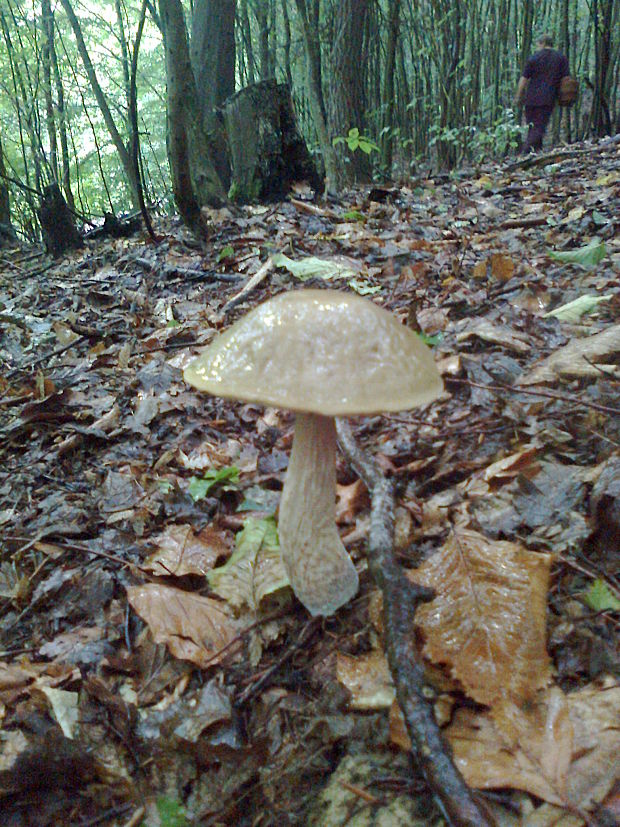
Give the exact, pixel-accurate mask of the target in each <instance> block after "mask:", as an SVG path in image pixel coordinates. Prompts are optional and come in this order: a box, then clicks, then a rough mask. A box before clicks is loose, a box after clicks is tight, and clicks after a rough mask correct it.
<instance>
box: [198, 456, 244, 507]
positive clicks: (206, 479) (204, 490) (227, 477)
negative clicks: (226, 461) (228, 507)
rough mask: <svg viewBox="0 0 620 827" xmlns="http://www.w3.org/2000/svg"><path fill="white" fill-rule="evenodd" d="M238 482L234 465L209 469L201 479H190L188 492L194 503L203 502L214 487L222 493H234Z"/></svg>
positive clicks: (237, 472)
mask: <svg viewBox="0 0 620 827" xmlns="http://www.w3.org/2000/svg"><path fill="white" fill-rule="evenodd" d="M238 482H239V469H238V468H237V467H236V466H235V465H227V466H226V467H225V468H218V469H216V468H209V470H208V471H206V472H205V473H204V475H203V476H202V477H192V478H191V479H190V481H189V488H188V491H189V493H190V496H191V498H192V499H193V500H194V502H197V501H198V500H204V498H205V497H206V496H207V494H208V493H209V491H211V489H212V488H214V487H215V486H216V485H219V486H221V487H222V490H224V491H234V490H236V488H237V483H238Z"/></svg>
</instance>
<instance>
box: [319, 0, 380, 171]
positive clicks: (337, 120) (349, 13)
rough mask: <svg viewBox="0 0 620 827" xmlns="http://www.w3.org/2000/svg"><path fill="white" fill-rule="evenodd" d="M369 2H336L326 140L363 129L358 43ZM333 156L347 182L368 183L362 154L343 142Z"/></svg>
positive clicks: (366, 163)
mask: <svg viewBox="0 0 620 827" xmlns="http://www.w3.org/2000/svg"><path fill="white" fill-rule="evenodd" d="M368 1H369V0H339V2H338V4H337V5H336V8H335V22H334V42H333V45H332V51H331V77H330V90H329V92H330V93H329V106H328V111H327V118H328V124H329V130H328V131H329V136H330V138H332V139H333V138H338V137H343V138H346V137H347V135H348V134H349V130H351V129H354V128H357V129H359V131H360V133H362V132H363V131H364V126H365V117H364V111H365V100H364V72H363V67H364V57H363V54H362V44H363V40H364V29H365V26H366V16H367V14H368ZM337 156H338V159H339V161H340V165H341V169H342V173H343V175H344V178H345V180H346V181H348V182H349V183H352V182H354V181H368V180H370V177H371V165H370V161H369V158H368V155H366V153H364V152H361V151H355V152H350V151H349V150H348V147H347V143H346V141H345V142H344V143H341V144H339V149H338V151H337Z"/></svg>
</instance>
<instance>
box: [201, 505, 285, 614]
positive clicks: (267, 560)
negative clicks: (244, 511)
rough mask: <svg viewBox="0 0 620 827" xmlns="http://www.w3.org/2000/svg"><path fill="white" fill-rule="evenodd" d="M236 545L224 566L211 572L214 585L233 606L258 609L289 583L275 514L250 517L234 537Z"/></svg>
mask: <svg viewBox="0 0 620 827" xmlns="http://www.w3.org/2000/svg"><path fill="white" fill-rule="evenodd" d="M235 541H236V544H237V548H236V550H235V552H234V553H233V555H232V556H231V558H230V560H228V561H227V562H226V563H225V564H224V565H223V566H220V567H219V568H217V569H213V570H212V571H210V572H208V574H207V577H208V579H209V583H210V584H211V588H212V589H213V591H214V592H215V593H216V594H219V595H220V597H223V598H224V599H225V600H227V601H228V602H229V603H230V604H231V605H232V606H235V607H236V608H239V607H241V606H243V605H245V606H248V607H249V608H250V609H252V611H255V610H256V609H258V607H259V605H260V602H261V600H262V599H263V598H264V597H266V596H267V595H269V594H273V593H274V592H276V591H279V590H280V589H283V588H285V587H286V586H288V585H289V581H288V577H287V576H286V572H285V570H284V565H283V564H282V560H281V558H280V544H279V542H278V531H277V528H276V522H275V520H274V519H273V517H269V518H267V519H264V520H258V519H254V518H250V519H249V520H246V522H245V525H244V527H243V529H242V530H241V531H240V532H239V533H238V534H237V537H236V538H235Z"/></svg>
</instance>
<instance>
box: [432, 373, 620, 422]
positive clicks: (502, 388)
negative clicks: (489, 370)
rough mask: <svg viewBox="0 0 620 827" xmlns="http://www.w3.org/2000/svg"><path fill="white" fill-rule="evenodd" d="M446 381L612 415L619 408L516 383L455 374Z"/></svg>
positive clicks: (616, 412)
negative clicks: (476, 379) (487, 381)
mask: <svg viewBox="0 0 620 827" xmlns="http://www.w3.org/2000/svg"><path fill="white" fill-rule="evenodd" d="M603 373H604V371H603ZM609 378H610V379H613V376H610V377H609ZM446 382H452V383H454V384H455V385H469V386H470V387H472V388H482V389H483V390H485V391H491V392H493V393H501V394H505V393H523V394H526V395H528V396H544V397H545V398H547V399H557V400H558V401H559V402H568V403H569V404H570V405H583V406H584V407H585V408H592V409H593V410H595V411H600V412H601V413H608V414H613V415H618V414H620V408H612V407H610V406H609V405H599V404H598V403H597V402H589V401H588V400H587V399H579V397H577V396H570V395H567V394H563V393H555V392H554V391H543V390H540V389H539V390H535V389H534V388H522V387H519V386H518V385H485V384H484V383H481V382H472V381H471V380H470V379H457V378H456V377H455V376H446Z"/></svg>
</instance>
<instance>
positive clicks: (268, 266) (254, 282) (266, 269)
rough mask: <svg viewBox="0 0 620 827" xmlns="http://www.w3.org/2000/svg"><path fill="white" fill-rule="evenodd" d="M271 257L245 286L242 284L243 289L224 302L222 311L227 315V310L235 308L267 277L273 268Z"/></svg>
mask: <svg viewBox="0 0 620 827" xmlns="http://www.w3.org/2000/svg"><path fill="white" fill-rule="evenodd" d="M274 266H275V265H274V263H273V257H272V256H269V258H268V259H267V261H266V262H265V263H264V264H263V265H262V266H261V267H260V268H259V269H258V270H257V271H256V273H254V275H253V276H252V277H251V278H250V280H249V281H248V282H246V284H244V286H243V288H242V289H241V290H240V291H239V292H238V293H237V294H236V295H235V296H233V297H232V299H230V300H229V301H227V302H226V304H225V305H224V307H223V308H222V311H223V312H224V313H227V312H228V311H229V310H232V308H233V307H236V306H237V305H238V304H239V302H242V301H243V299H244V298H245V297H246V296H247V295H248V293H251V292H252V290H254V288H255V287H257V286H258V285H259V284H260V283H261V281H263V279H265V278H266V277H267V275H268V274H269V273H270V272H271V271H272V270H273V268H274Z"/></svg>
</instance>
